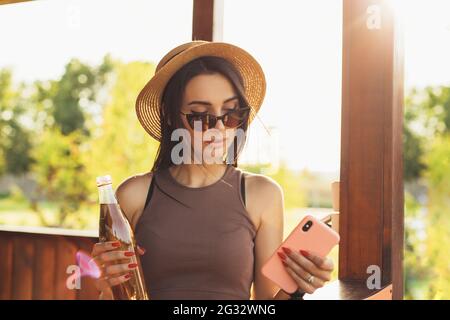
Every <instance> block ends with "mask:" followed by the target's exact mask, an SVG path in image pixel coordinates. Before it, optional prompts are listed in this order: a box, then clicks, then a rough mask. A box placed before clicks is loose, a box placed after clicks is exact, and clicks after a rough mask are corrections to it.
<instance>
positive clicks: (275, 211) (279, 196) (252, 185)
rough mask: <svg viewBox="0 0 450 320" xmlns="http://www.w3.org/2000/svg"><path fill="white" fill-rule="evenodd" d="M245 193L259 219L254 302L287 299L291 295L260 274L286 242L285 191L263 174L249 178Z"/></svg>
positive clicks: (248, 205) (256, 238)
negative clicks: (284, 223) (283, 241)
mask: <svg viewBox="0 0 450 320" xmlns="http://www.w3.org/2000/svg"><path fill="white" fill-rule="evenodd" d="M246 190H247V195H246V199H247V201H246V203H247V210H248V211H249V212H252V216H257V217H258V218H259V219H258V220H259V226H257V227H258V228H257V233H256V237H255V277H254V282H253V292H252V299H257V300H261V299H262V300H269V299H270V300H271V299H284V300H285V299H288V298H289V295H287V294H285V293H284V292H283V291H280V290H279V288H278V287H277V286H276V285H275V284H274V283H273V282H272V281H271V280H269V279H267V278H266V277H265V276H264V275H263V274H262V273H261V268H262V266H263V265H264V263H265V262H266V261H267V259H269V257H270V256H271V255H272V253H273V252H274V251H275V250H276V249H277V248H278V246H279V245H280V244H281V242H282V240H283V214H284V204H283V191H282V189H281V187H280V186H279V185H278V184H277V183H276V182H275V181H274V180H272V179H270V178H268V177H265V176H262V175H249V176H248V178H246Z"/></svg>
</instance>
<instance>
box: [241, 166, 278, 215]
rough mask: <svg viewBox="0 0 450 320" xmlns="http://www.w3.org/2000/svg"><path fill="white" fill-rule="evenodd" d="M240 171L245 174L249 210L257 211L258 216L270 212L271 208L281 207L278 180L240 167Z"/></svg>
mask: <svg viewBox="0 0 450 320" xmlns="http://www.w3.org/2000/svg"><path fill="white" fill-rule="evenodd" d="M241 171H242V172H243V173H244V176H245V193H246V200H247V209H248V210H249V211H253V212H255V213H258V216H260V214H259V213H262V212H271V211H273V210H272V209H279V208H280V207H281V208H282V207H283V202H284V200H283V189H282V188H281V186H280V184H279V183H278V182H276V181H275V180H274V179H273V178H271V177H269V176H266V175H263V174H258V173H252V172H248V171H245V170H242V169H241ZM260 218H262V216H260Z"/></svg>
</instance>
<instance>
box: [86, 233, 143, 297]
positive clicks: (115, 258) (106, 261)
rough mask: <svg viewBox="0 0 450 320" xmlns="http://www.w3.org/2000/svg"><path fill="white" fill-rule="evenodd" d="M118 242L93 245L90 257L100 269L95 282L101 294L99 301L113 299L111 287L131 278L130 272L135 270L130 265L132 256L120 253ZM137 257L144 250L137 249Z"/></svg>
mask: <svg viewBox="0 0 450 320" xmlns="http://www.w3.org/2000/svg"><path fill="white" fill-rule="evenodd" d="M119 247H120V242H118V241H108V242H99V243H96V244H94V247H93V249H92V253H91V257H92V260H93V261H94V262H95V263H96V265H97V266H98V268H99V269H100V277H99V278H98V279H96V280H95V286H96V288H97V290H99V291H100V292H101V296H100V298H101V299H113V294H112V290H111V287H113V286H116V285H119V284H121V283H124V282H126V281H128V280H130V278H131V273H130V271H132V270H134V269H135V268H137V265H136V264H135V263H132V260H131V259H132V257H133V255H134V253H133V252H131V251H120V250H119ZM137 249H138V250H137V251H138V254H139V255H143V254H144V252H145V250H144V249H142V248H140V247H139V246H138V247H137Z"/></svg>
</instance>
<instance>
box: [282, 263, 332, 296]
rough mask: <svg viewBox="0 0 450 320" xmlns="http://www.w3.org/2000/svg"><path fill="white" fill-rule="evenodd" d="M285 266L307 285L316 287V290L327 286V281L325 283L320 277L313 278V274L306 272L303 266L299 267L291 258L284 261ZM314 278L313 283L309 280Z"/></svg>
mask: <svg viewBox="0 0 450 320" xmlns="http://www.w3.org/2000/svg"><path fill="white" fill-rule="evenodd" d="M284 263H285V266H286V267H287V268H288V269H290V270H291V271H293V272H294V273H295V274H296V275H297V277H299V278H300V279H302V280H303V282H305V283H306V284H308V285H310V286H312V287H314V289H317V288H322V287H323V286H324V285H325V281H323V280H322V279H321V278H319V277H315V276H313V275H312V274H311V273H309V272H307V271H306V270H304V269H303V268H302V267H301V266H299V265H298V264H297V263H296V262H295V261H293V260H292V259H291V258H289V257H286V259H285V260H284ZM311 276H313V277H314V278H313V279H312V282H309V281H308V280H309V279H310V278H311Z"/></svg>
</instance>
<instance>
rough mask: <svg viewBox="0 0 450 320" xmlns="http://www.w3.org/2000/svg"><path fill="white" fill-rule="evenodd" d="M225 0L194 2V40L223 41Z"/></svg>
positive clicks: (198, 0)
mask: <svg viewBox="0 0 450 320" xmlns="http://www.w3.org/2000/svg"><path fill="white" fill-rule="evenodd" d="M222 29H223V0H194V6H193V16H192V40H206V41H222Z"/></svg>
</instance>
